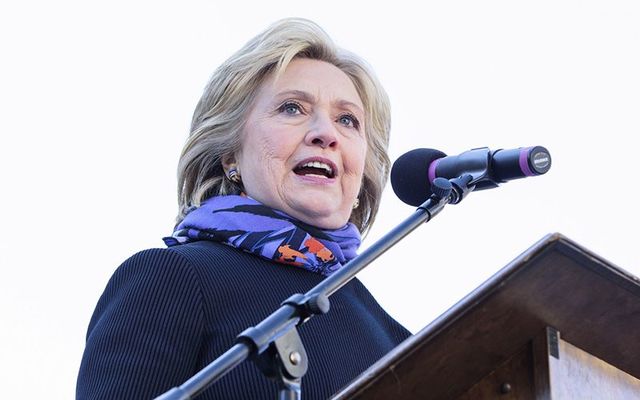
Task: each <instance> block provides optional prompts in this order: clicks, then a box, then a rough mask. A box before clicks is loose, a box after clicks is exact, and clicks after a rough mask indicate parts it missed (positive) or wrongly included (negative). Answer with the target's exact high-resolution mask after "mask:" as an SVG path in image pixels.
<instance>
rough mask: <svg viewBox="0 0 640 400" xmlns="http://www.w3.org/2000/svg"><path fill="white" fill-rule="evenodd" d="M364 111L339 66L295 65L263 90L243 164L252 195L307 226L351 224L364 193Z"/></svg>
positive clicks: (252, 114)
mask: <svg viewBox="0 0 640 400" xmlns="http://www.w3.org/2000/svg"><path fill="white" fill-rule="evenodd" d="M364 117H365V115H364V107H363V104H362V101H361V100H360V96H359V95H358V92H357V91H356V88H355V86H354V85H353V83H352V82H351V80H350V79H349V77H347V75H346V74H345V73H344V72H342V71H341V70H340V69H338V68H337V67H335V66H334V65H332V64H329V63H326V62H323V61H318V60H310V59H294V60H293V61H292V62H291V63H290V64H289V66H288V67H287V68H286V70H285V71H284V73H282V74H281V75H280V77H279V78H278V79H275V77H273V76H271V77H270V78H268V79H266V80H265V82H264V83H263V84H262V85H261V87H260V89H259V90H258V93H257V97H256V99H255V101H254V105H253V107H252V109H251V110H250V111H249V116H248V118H247V121H246V125H245V127H244V130H243V132H242V149H241V151H240V153H239V154H237V155H236V160H235V161H236V163H237V166H238V170H239V172H240V175H241V177H242V183H243V185H244V188H245V192H246V194H247V195H248V196H249V197H252V198H254V199H256V200H258V201H260V202H261V203H263V204H265V205H267V206H270V207H272V208H275V209H278V210H281V211H284V212H285V213H287V214H289V215H291V216H292V217H295V218H297V219H299V220H301V221H303V222H306V223H308V224H311V225H314V226H317V227H320V228H324V229H336V228H340V227H342V226H343V225H344V224H346V223H347V221H348V220H349V217H350V215H351V211H352V209H353V204H354V202H355V200H356V197H357V195H358V192H359V191H360V184H361V182H362V174H363V171H364V163H365V157H366V153H367V143H366V140H367V139H366V135H365V126H364V119H365V118H364Z"/></svg>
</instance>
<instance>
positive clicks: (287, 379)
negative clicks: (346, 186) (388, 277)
mask: <svg viewBox="0 0 640 400" xmlns="http://www.w3.org/2000/svg"><path fill="white" fill-rule="evenodd" d="M471 180H472V178H471V176H470V175H463V176H462V177H460V178H455V179H451V180H447V179H444V178H436V179H435V180H434V182H433V183H432V191H433V192H434V194H433V195H432V196H431V197H430V198H429V199H427V201H425V202H424V203H423V204H422V205H420V206H419V207H418V208H417V209H416V211H415V212H414V213H413V215H411V216H410V217H409V218H407V219H406V220H404V221H403V222H402V223H400V225H398V226H397V227H395V228H394V229H393V230H391V231H390V232H389V233H387V234H386V235H385V236H383V237H382V238H381V239H379V240H378V241H377V242H375V243H374V244H373V245H372V246H371V247H369V248H367V249H366V250H364V251H363V252H362V253H361V254H360V255H359V256H358V257H356V258H354V259H353V260H351V261H350V262H348V263H347V264H345V265H344V267H342V268H341V269H339V270H338V271H337V272H335V273H333V274H332V275H330V276H329V277H327V278H326V279H324V280H323V281H322V282H320V283H319V284H318V285H316V286H315V287H314V288H312V289H311V290H309V291H308V292H307V293H305V294H299V293H298V294H294V295H293V296H291V297H289V298H288V299H287V300H285V301H284V302H283V303H282V305H281V307H280V308H279V309H277V310H276V311H275V312H273V313H272V314H271V315H269V316H268V317H267V318H265V319H264V320H262V321H261V322H260V323H259V324H258V325H256V326H255V327H251V328H248V329H246V330H245V331H244V332H242V333H241V334H240V335H238V337H237V339H236V344H235V345H234V346H233V347H231V348H230V349H229V350H227V351H226V352H225V353H224V354H222V355H221V356H220V357H218V358H217V359H215V360H214V361H213V362H211V363H210V364H209V365H207V366H206V367H204V368H203V369H202V370H200V371H199V372H197V373H196V374H195V375H194V376H192V377H191V378H189V379H188V380H187V381H185V382H184V383H183V384H182V385H181V386H178V387H174V388H172V389H170V390H169V391H167V392H165V393H164V394H162V395H160V396H159V397H156V399H155V400H189V399H192V398H193V397H194V396H196V395H197V394H199V393H200V392H202V391H203V390H204V389H205V388H206V387H207V386H208V385H209V384H211V383H213V382H215V381H217V380H218V379H220V378H221V377H223V376H224V375H226V374H227V373H228V372H230V371H231V370H232V369H233V368H235V367H236V366H237V365H239V364H240V363H242V362H243V361H245V360H246V359H247V358H249V357H252V358H253V359H254V361H256V363H257V364H258V367H260V369H261V370H262V372H263V373H264V374H265V375H266V376H267V377H269V378H273V379H275V380H276V381H277V382H278V385H279V393H278V399H280V400H299V399H301V397H302V394H301V393H302V376H303V375H304V374H305V373H306V371H307V366H308V359H307V355H306V352H305V350H304V347H303V345H302V341H301V339H300V336H299V335H298V331H297V329H296V327H297V326H298V325H302V324H303V323H305V322H306V321H308V320H309V319H310V318H311V317H312V316H314V315H317V314H326V313H327V312H328V311H329V296H331V295H332V294H333V293H335V292H336V291H337V290H339V289H340V288H341V287H343V286H344V285H346V284H347V283H348V282H349V281H350V280H351V279H352V278H353V277H354V276H355V275H356V274H357V273H358V272H360V271H361V270H362V269H364V268H365V267H366V266H367V265H369V264H370V263H371V262H372V261H374V260H375V259H376V258H378V257H379V256H381V255H382V254H383V253H384V252H386V251H387V250H388V249H390V248H391V247H392V246H393V245H395V244H396V243H397V242H399V241H400V240H401V239H402V238H404V237H405V236H407V235H408V234H409V233H411V232H412V231H414V230H415V229H416V228H417V227H418V226H420V225H422V224H423V223H425V222H428V221H429V220H431V219H432V218H433V217H434V216H435V215H436V214H438V213H439V212H440V211H442V209H443V208H444V206H445V205H447V204H449V203H452V204H456V203H458V202H460V201H461V200H462V198H464V197H465V196H466V194H467V193H468V192H470V191H471V190H473V187H468V184H469V183H471Z"/></svg>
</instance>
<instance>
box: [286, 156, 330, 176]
mask: <svg viewBox="0 0 640 400" xmlns="http://www.w3.org/2000/svg"><path fill="white" fill-rule="evenodd" d="M335 170H336V169H335V167H334V166H333V165H332V164H330V163H327V162H324V161H318V160H313V161H303V162H302V163H300V164H298V166H296V167H295V168H294V169H293V172H294V173H296V174H297V175H304V176H315V177H320V178H334V177H335V176H336V171H335Z"/></svg>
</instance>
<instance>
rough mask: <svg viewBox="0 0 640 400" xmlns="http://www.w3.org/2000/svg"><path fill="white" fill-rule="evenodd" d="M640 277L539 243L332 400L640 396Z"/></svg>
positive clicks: (563, 246) (556, 244)
mask: <svg viewBox="0 0 640 400" xmlns="http://www.w3.org/2000/svg"><path fill="white" fill-rule="evenodd" d="M639 378H640V280H639V279H638V278H637V277H635V276H633V275H631V274H629V273H628V272H625V271H624V270H622V269H620V268H617V267H615V266H614V265H611V264H610V263H608V262H607V261H605V260H603V259H602V258H600V257H598V256H597V255H595V254H593V253H591V252H589V251H588V250H586V249H584V248H582V247H580V246H579V245H578V244H576V243H574V242H572V241H571V240H569V239H568V238H566V237H564V236H562V235H561V234H551V235H548V236H546V237H545V238H543V239H542V240H540V241H539V242H538V243H536V244H535V245H534V246H532V247H531V248H530V249H528V250H527V251H526V252H525V253H523V254H522V255H520V256H519V257H518V258H517V259H516V260H514V261H513V262H512V263H510V264H509V265H507V266H506V267H505V268H503V269H502V270H500V271H499V272H498V273H496V274H495V275H494V276H493V277H491V278H490V279H489V280H488V281H486V282H485V283H484V284H482V285H481V286H480V287H479V288H477V289H476V290H474V291H473V292H472V293H470V294H469V295H467V296H466V297H465V298H464V299H462V300H461V301H460V302H458V303H457V304H456V305H454V306H453V307H452V308H451V309H449V310H448V311H447V312H445V313H444V314H443V315H442V316H440V317H439V318H437V319H436V320H435V321H433V322H432V323H431V324H429V325H428V326H426V327H425V328H424V329H422V330H421V331H420V332H418V333H417V334H415V335H413V336H412V337H410V338H409V339H407V340H405V341H404V342H403V343H402V344H400V345H399V346H398V347H397V348H396V349H394V350H393V351H392V352H391V353H389V354H388V355H387V356H385V357H384V358H382V359H381V360H380V361H378V362H377V363H376V364H374V365H373V366H371V367H370V368H369V369H368V370H367V371H365V372H364V373H363V374H362V375H360V376H359V377H358V378H356V379H355V380H354V381H353V382H352V383H351V384H349V385H348V386H347V387H345V388H344V389H343V390H341V391H340V392H338V393H337V394H336V395H335V396H334V397H333V398H334V399H341V400H342V399H380V400H382V399H384V400H389V399H391V400H399V399H421V400H422V399H433V400H440V399H457V400H471V399H473V400H476V399H525V400H526V399H553V400H560V399H562V400H565V399H572V400H573V399H615V400H618V399H624V400H626V399H629V400H631V399H640V379H639Z"/></svg>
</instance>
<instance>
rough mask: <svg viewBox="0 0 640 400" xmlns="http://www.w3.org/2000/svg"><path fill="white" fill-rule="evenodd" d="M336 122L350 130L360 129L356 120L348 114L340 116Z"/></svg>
mask: <svg viewBox="0 0 640 400" xmlns="http://www.w3.org/2000/svg"><path fill="white" fill-rule="evenodd" d="M338 122H339V123H341V124H342V125H344V126H347V127H350V128H356V129H358V128H359V127H360V123H359V122H358V119H357V118H356V117H354V116H353V115H349V114H345V115H341V116H340V118H338Z"/></svg>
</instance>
